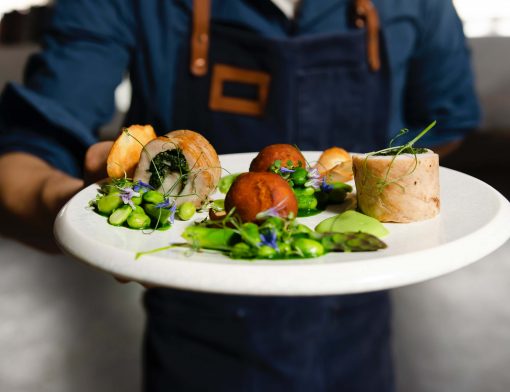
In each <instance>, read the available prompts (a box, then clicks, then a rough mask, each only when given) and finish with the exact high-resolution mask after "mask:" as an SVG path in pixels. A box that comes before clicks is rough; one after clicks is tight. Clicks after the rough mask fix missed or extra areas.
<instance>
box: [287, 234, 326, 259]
mask: <svg viewBox="0 0 510 392" xmlns="http://www.w3.org/2000/svg"><path fill="white" fill-rule="evenodd" d="M292 245H293V247H294V249H295V250H296V252H297V253H298V255H300V256H302V257H319V256H322V255H323V254H324V247H323V246H322V244H321V243H320V242H318V241H315V240H311V239H308V238H298V239H297V240H295V241H294V243H293V244H292Z"/></svg>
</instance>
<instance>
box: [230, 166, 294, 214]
mask: <svg viewBox="0 0 510 392" xmlns="http://www.w3.org/2000/svg"><path fill="white" fill-rule="evenodd" d="M233 208H235V214H236V215H237V216H238V217H239V218H240V219H241V220H242V221H243V222H255V221H257V220H259V219H261V216H262V217H263V214H272V215H275V214H276V215H277V216H280V217H288V216H289V215H293V216H296V215H297V210H298V205H297V200H296V196H295V195H294V192H293V191H292V188H291V187H290V186H289V184H288V183H287V181H285V180H284V179H283V178H281V177H280V176H278V175H277V174H274V173H269V172H248V173H243V174H241V175H239V176H238V177H237V178H236V180H235V181H234V183H233V184H232V186H231V187H230V190H229V191H228V193H227V195H226V197H225V211H226V212H227V213H228V212H230V211H231V210H232V209H233ZM261 214H262V215H261Z"/></svg>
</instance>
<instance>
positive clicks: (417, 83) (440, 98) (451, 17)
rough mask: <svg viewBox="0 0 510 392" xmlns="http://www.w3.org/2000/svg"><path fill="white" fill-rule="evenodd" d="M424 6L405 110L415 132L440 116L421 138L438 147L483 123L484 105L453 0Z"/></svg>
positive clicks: (428, 1)
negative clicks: (481, 101) (481, 117)
mask: <svg viewBox="0 0 510 392" xmlns="http://www.w3.org/2000/svg"><path fill="white" fill-rule="evenodd" d="M421 4H422V6H423V8H422V12H421V17H420V35H419V36H420V38H419V40H418V42H417V45H416V48H415V51H414V54H413V56H412V58H411V61H410V63H409V68H408V77H407V85H406V98H405V101H404V102H405V108H404V112H405V119H406V123H407V124H408V125H409V127H410V128H411V129H414V130H416V131H417V130H420V129H423V128H425V127H426V126H427V125H428V124H429V123H431V122H432V121H434V120H437V126H436V128H435V129H433V130H432V131H430V132H429V133H428V134H427V135H426V136H425V137H424V138H423V140H422V144H423V145H428V146H434V145H439V144H443V143H447V142H450V141H454V140H459V139H461V138H462V137H463V136H464V135H465V134H466V133H467V132H469V131H471V130H473V129H475V128H476V127H478V125H479V122H480V109H479V104H478V100H477V96H476V93H475V87H474V76H473V71H472V67H471V59H470V50H469V48H468V46H467V42H466V38H465V36H464V33H463V29H462V23H461V21H460V19H459V17H458V15H457V13H456V11H455V8H454V6H453V4H452V1H451V0H423V1H422V2H421ZM410 136H411V135H410Z"/></svg>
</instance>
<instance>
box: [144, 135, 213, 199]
mask: <svg viewBox="0 0 510 392" xmlns="http://www.w3.org/2000/svg"><path fill="white" fill-rule="evenodd" d="M220 176H221V167H220V161H219V159H218V155H217V154H216V151H215V150H214V148H213V147H212V146H211V144H210V143H209V142H208V141H207V140H206V139H205V138H204V137H203V136H202V135H200V134H199V133H196V132H193V131H188V130H181V131H173V132H170V133H168V134H166V135H165V136H160V137H158V138H156V139H154V140H152V141H150V142H149V143H148V144H147V145H145V147H144V149H143V151H142V154H141V156H140V161H139V163H138V166H137V168H136V171H135V175H134V180H135V181H138V180H140V181H143V182H145V183H147V184H149V185H151V186H152V187H153V188H154V189H156V190H158V191H159V192H161V193H164V194H165V195H167V197H168V198H169V199H170V200H173V199H174V200H175V202H176V205H177V206H179V205H181V204H183V203H184V202H187V201H190V202H192V203H193V204H194V205H195V206H196V207H200V206H201V205H202V204H203V203H204V202H205V201H206V200H207V198H208V196H209V194H211V193H212V192H213V191H214V189H215V188H216V185H217V184H218V181H219V179H220Z"/></svg>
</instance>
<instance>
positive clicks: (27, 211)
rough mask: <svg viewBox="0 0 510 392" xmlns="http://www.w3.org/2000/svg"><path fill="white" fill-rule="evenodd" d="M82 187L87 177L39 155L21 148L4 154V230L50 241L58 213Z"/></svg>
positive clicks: (0, 178) (0, 177) (0, 196)
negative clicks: (78, 176) (72, 173)
mask: <svg viewBox="0 0 510 392" xmlns="http://www.w3.org/2000/svg"><path fill="white" fill-rule="evenodd" d="M82 187H83V181H81V180H78V179H76V178H73V177H71V176H69V175H67V174H65V173H63V172H61V171H59V170H57V169H55V168H53V167H52V166H50V165H49V164H48V163H46V162H45V161H43V160H41V159H40V158H37V157H36V156H33V155H30V154H27V153H18V152H16V153H8V154H5V155H2V156H0V217H1V218H2V221H3V222H4V223H3V224H2V225H0V227H2V228H1V229H0V232H1V233H2V234H6V235H9V236H14V237H16V238H17V239H18V240H21V241H24V242H33V241H37V242H38V243H45V242H50V241H51V238H52V235H51V233H52V225H53V221H54V219H55V216H56V214H57V213H58V211H59V209H60V208H61V207H62V206H63V205H64V204H65V203H66V201H67V200H69V198H71V197H72V196H73V195H74V194H75V193H76V192H77V191H79V190H80V189H81V188H82ZM28 237H29V238H28ZM50 248H51V246H50Z"/></svg>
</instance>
